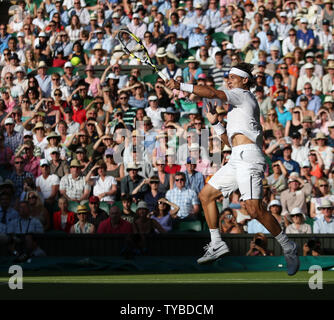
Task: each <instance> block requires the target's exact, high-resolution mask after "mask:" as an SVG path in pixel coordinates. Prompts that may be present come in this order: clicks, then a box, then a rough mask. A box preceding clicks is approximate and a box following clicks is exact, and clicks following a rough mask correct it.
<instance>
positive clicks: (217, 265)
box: [0, 256, 334, 273]
mask: <svg viewBox="0 0 334 320" xmlns="http://www.w3.org/2000/svg"><path fill="white" fill-rule="evenodd" d="M300 262H301V266H300V270H304V271H305V270H306V271H307V270H308V269H309V267H310V266H312V265H319V266H321V267H322V269H323V270H330V269H333V270H334V256H322V257H300ZM13 264H17V263H14V262H13V258H10V259H8V257H6V258H5V257H2V258H1V259H0V272H8V268H9V266H11V265H13ZM21 265H22V266H23V269H24V270H25V271H29V270H30V271H59V272H68V271H71V272H73V271H98V270H110V271H115V272H122V271H124V272H139V273H140V272H143V273H146V272H152V273H153V272H157V273H165V272H242V271H280V270H282V269H283V270H285V266H286V265H285V260H284V257H283V256H280V257H268V256H267V257H241V256H238V257H237V256H226V257H224V258H222V259H219V260H217V261H215V262H214V263H212V264H208V265H198V264H197V262H196V258H195V257H147V256H146V257H143V256H141V257H134V258H133V259H125V258H121V257H40V258H32V259H31V261H29V262H25V263H23V264H21Z"/></svg>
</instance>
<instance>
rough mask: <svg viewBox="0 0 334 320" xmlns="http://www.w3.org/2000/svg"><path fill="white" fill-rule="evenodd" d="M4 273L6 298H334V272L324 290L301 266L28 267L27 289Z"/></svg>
mask: <svg viewBox="0 0 334 320" xmlns="http://www.w3.org/2000/svg"><path fill="white" fill-rule="evenodd" d="M9 276H10V275H3V273H2V274H1V277H0V298H1V299H2V300H3V299H11V300H12V299H99V300H102V299H112V300H165V299H169V300H178V299H182V300H188V299H189V300H221V299H224V300H226V299H229V300H240V299H247V300H249V299H289V300H290V299H293V300H295V299H321V300H324V299H333V296H334V272H333V271H323V289H321V290H317V289H316V290H311V289H310V288H309V284H308V283H309V279H310V278H311V277H312V276H313V274H309V273H308V272H307V271H300V272H298V273H297V274H296V275H295V276H293V277H289V276H288V275H287V274H286V273H285V271H277V272H234V273H169V274H162V273H160V274H129V273H124V272H123V273H118V274H116V273H115V272H110V271H109V272H103V271H99V272H91V273H83V272H76V273H68V274H64V273H62V274H59V273H58V274H55V273H50V272H48V273H46V272H44V273H43V272H39V273H38V272H26V273H25V274H24V279H23V290H10V289H9V287H8V279H9Z"/></svg>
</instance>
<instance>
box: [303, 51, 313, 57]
mask: <svg viewBox="0 0 334 320" xmlns="http://www.w3.org/2000/svg"><path fill="white" fill-rule="evenodd" d="M305 57H306V58H308V57H314V53H313V52H311V51H309V52H308V53H306V56H305Z"/></svg>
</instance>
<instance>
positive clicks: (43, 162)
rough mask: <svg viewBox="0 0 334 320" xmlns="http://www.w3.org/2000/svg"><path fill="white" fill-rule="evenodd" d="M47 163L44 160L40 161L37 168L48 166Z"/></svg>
mask: <svg viewBox="0 0 334 320" xmlns="http://www.w3.org/2000/svg"><path fill="white" fill-rule="evenodd" d="M49 165H50V164H49V161H48V160H46V159H41V160H40V162H39V166H40V167H43V166H49Z"/></svg>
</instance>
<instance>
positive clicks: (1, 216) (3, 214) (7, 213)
mask: <svg viewBox="0 0 334 320" xmlns="http://www.w3.org/2000/svg"><path fill="white" fill-rule="evenodd" d="M3 184H4V183H3ZM10 202H11V196H10V194H9V193H7V192H5V191H3V190H1V193H0V222H1V224H2V225H3V226H4V227H5V229H6V227H7V226H8V224H9V223H10V222H11V221H14V220H15V219H17V218H18V217H19V214H18V212H17V211H16V210H15V209H14V208H13V207H12V206H11V203H10Z"/></svg>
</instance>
